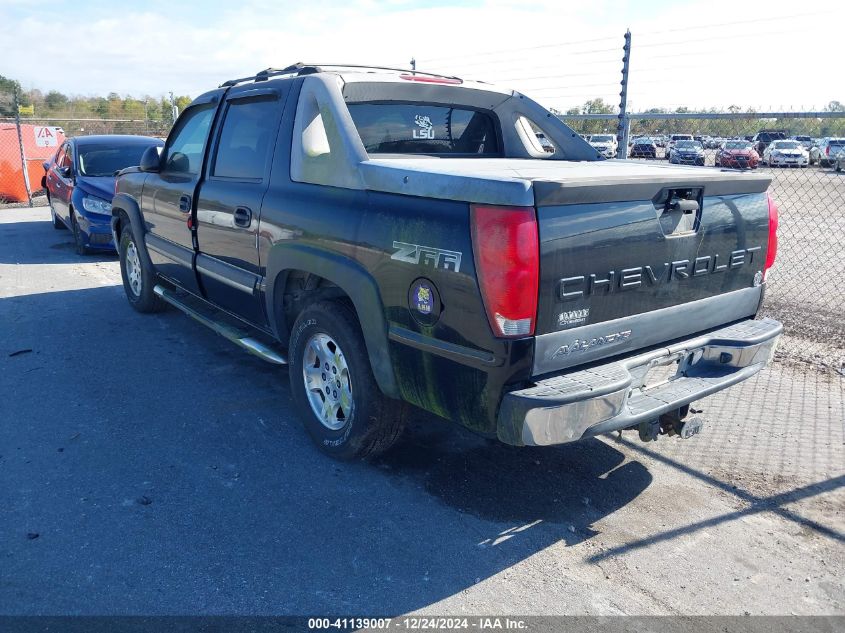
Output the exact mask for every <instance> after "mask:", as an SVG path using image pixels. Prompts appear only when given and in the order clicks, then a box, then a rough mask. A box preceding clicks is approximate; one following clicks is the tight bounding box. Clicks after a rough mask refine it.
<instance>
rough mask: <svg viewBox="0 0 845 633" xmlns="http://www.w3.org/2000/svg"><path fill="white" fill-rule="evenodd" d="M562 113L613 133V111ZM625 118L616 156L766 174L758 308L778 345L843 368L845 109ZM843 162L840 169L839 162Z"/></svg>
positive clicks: (580, 128)
mask: <svg viewBox="0 0 845 633" xmlns="http://www.w3.org/2000/svg"><path fill="white" fill-rule="evenodd" d="M561 118H562V119H563V120H564V121H565V122H566V123H567V125H569V126H570V127H572V128H573V129H574V130H575V131H577V132H578V133H580V134H584V135H586V136H588V137H591V136H593V135H607V134H612V135H614V136H615V134H616V131H617V123H618V117H617V116H616V115H576V116H562V117H561ZM629 122H630V134H629V143H628V147H627V149H623V150H622V151H621V152H620V154H622V153H624V154H626V155H627V156H628V157H629V158H631V159H632V160H643V161H653V162H657V163H670V162H671V163H681V164H689V165H695V166H698V167H699V168H700V167H711V168H712V167H721V168H722V169H734V170H744V169H756V170H757V172H760V173H765V174H767V175H769V176H771V178H772V185H771V187H770V192H771V194H772V197H773V198H774V200H775V202H776V203H777V205H778V209H779V212H780V226H779V232H778V234H779V242H778V256H777V261H776V262H775V266H774V268H773V269H772V270H771V271H769V275H768V277H767V279H768V282H769V283H768V284H767V294H766V300H765V303H764V313H765V314H767V315H770V316H772V317H773V318H776V319H778V320H779V321H782V322H783V324H784V326H785V331H786V334H785V336H784V337H783V340H782V343H781V345H780V349H779V352H778V353H779V355H780V357H781V358H783V359H794V360H800V361H804V362H809V363H814V364H818V365H822V366H825V367H832V368H835V369H839V370H840V371H842V368H843V366H845V344H844V343H843V341H845V323H843V307H845V287H843V284H842V280H843V279H845V171H838V169H837V162H836V161H835V157H836V154H837V153H838V152H840V151H845V142H841V143H840V142H837V140H836V139H845V112H766V113H755V112H749V113H738V112H729V113H705V114H695V113H680V114H678V113H676V114H664V113H647V114H632V115H630V117H629ZM682 135H683V136H682ZM673 137H675V139H674V140H673ZM839 165H840V167H839V168H840V169H843V170H845V161H843V163H839Z"/></svg>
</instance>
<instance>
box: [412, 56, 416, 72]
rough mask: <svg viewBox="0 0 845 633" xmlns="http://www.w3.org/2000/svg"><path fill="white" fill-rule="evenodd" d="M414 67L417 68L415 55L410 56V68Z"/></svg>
mask: <svg viewBox="0 0 845 633" xmlns="http://www.w3.org/2000/svg"><path fill="white" fill-rule="evenodd" d="M416 69H417V60H416V58H415V57H412V58H411V70H416Z"/></svg>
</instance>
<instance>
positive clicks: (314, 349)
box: [302, 333, 355, 431]
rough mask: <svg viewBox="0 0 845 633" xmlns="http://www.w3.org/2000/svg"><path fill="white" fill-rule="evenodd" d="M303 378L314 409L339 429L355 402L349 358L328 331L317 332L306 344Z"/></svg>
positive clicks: (323, 421) (327, 424) (333, 427)
mask: <svg viewBox="0 0 845 633" xmlns="http://www.w3.org/2000/svg"><path fill="white" fill-rule="evenodd" d="M302 380H303V382H304V383H305V393H306V394H307V396H308V402H309V404H310V405H311V410H312V411H313V412H314V415H316V416H317V419H318V420H320V422H321V423H322V424H323V426H325V427H326V428H328V429H330V430H332V431H338V430H340V429H342V428H343V426H344V425H345V424H346V422H347V421H348V420H349V418H350V416H351V415H352V411H353V409H354V407H355V402H354V400H353V398H352V382H351V379H350V371H349V366H348V365H347V364H346V358H345V356H344V355H343V351H342V350H341V349H340V346H339V345H338V344H337V342H336V341H335V340H334V339H332V338H331V337H330V336H329V335H327V334H322V333H320V334H315V335H314V336H312V337H311V338H310V339H309V340H308V343H306V345H305V349H304V351H303V359H302Z"/></svg>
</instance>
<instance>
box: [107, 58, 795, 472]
mask: <svg viewBox="0 0 845 633" xmlns="http://www.w3.org/2000/svg"><path fill="white" fill-rule="evenodd" d="M769 184H770V179H769V178H768V177H766V176H761V175H759V174H756V173H755V174H737V173H732V172H731V173H729V172H727V171H725V172H723V171H720V170H716V169H700V168H699V169H696V168H688V167H675V166H671V165H665V164H660V165H658V164H644V163H641V162H632V161H621V160H614V161H606V160H604V159H603V158H602V157H601V156H599V155H598V154H597V152H596V151H595V150H594V149H593V148H592V147H590V145H589V144H588V143H587V142H586V141H584V140H583V139H582V138H580V137H579V136H578V135H577V134H575V133H574V132H573V131H572V130H571V129H570V128H568V127H567V126H566V125H564V124H563V123H562V122H561V121H560V120H559V119H558V118H556V117H554V116H553V115H551V114H550V113H549V112H548V111H547V110H545V109H544V108H542V107H541V106H540V105H538V104H537V103H536V102H534V101H532V100H531V99H529V98H527V97H526V96H524V95H522V94H520V93H518V92H514V91H512V90H505V89H501V88H498V87H495V86H492V85H489V84H486V83H476V82H471V81H464V80H462V79H459V78H456V77H445V76H440V75H432V74H426V73H420V72H416V71H399V70H392V69H383V68H369V67H366V68H362V67H352V66H342V67H341V66H320V65H306V64H296V65H294V66H291V67H288V68H285V69H281V70H276V69H268V70H265V71H262V72H260V73H258V74H256V75H255V76H252V77H246V78H242V79H235V80H232V81H227V82H226V83H224V84H223V85H221V86H220V87H219V88H218V89H216V90H212V91H210V92H207V93H205V94H203V95H201V96H200V97H198V98H197V99H195V100H194V101H193V103H191V105H190V106H189V107H187V108H186V109H185V111H184V112H182V114H181V116H180V117H179V119H178V121H177V122H176V124H175V125H174V127H173V130H172V131H171V133H170V136H169V138H168V139H167V143H166V145H165V146H164V148H163V150H161V149H159V150H157V149H156V148H151V149H150V150H148V151H147V153H146V154H145V155H144V156H143V158H142V160H141V165H140V166H138V167H133V168H129V169H127V170H124V171H123V172H122V173H121V175H120V176H119V178H118V179H117V183H116V187H115V196H114V200H113V205H112V214H113V217H112V229H113V233H114V239H115V243H116V244H119V252H120V267H121V273H122V277H123V285H124V288H125V291H126V296H127V298H128V300H129V302H130V303H131V304H132V306H133V307H134V308H136V309H137V310H138V311H140V312H155V311H157V310H160V309H161V308H163V307H164V306H165V305H166V304H171V305H174V306H176V307H178V308H179V309H181V310H182V311H184V312H186V313H187V314H189V315H191V316H192V317H194V318H195V319H197V320H198V321H200V322H201V323H203V324H205V325H207V326H209V327H211V328H213V329H214V330H215V331H217V332H218V333H220V334H221V335H223V336H225V337H226V338H228V339H230V340H231V341H233V342H235V343H236V344H238V345H240V346H241V347H243V348H245V349H246V350H248V351H250V352H251V353H253V354H256V355H258V356H260V357H261V358H263V359H265V360H267V361H269V362H272V363H277V364H288V365H289V372H290V385H291V394H292V397H293V399H294V401H295V403H296V406H297V408H298V410H299V412H300V415H301V418H302V422H303V424H304V426H305V428H306V430H307V431H308V433H309V434H310V435H311V437H312V438H313V439H314V440H315V441H316V442H317V444H318V445H319V446H320V447H321V448H322V449H323V450H324V451H325V452H327V453H329V454H330V455H332V456H335V457H338V458H347V459H348V458H352V457H362V456H368V455H373V454H376V453H378V452H380V451H383V450H385V449H386V448H388V447H389V446H390V445H391V444H392V443H393V442H394V441H395V440H396V438H397V437H398V435H399V434H400V432H401V430H402V426H403V421H404V419H405V418H406V417H407V413H408V411H409V410H410V407H412V406H413V407H419V408H421V409H424V410H426V411H429V412H432V413H435V414H437V415H438V416H441V417H443V418H446V419H449V420H453V421H455V422H458V423H460V424H462V425H464V426H466V427H468V428H470V429H472V430H473V431H475V432H477V433H479V434H481V435H484V436H487V437H497V438H498V439H499V440H501V441H502V442H506V443H508V444H512V445H517V446H524V445H553V444H560V443H564V442H572V441H576V440H579V439H582V438H585V437H590V436H594V435H597V434H601V433H606V432H609V431H614V430H623V429H635V430H637V431H638V432H639V434H640V437H641V438H642V439H644V440H653V439H656V438H657V436H658V435H660V434H665V435H670V436H679V437H683V438H686V437H689V436H691V435H693V434H695V433H696V432H697V431H698V429H699V428H700V425H701V422H700V420H699V419H697V418H694V417H693V418H689V417H687V414H688V412H689V405H690V403H691V402H693V401H694V400H696V399H699V398H702V397H704V396H706V395H708V394H711V393H714V392H716V391H719V390H721V389H724V388H726V387H729V386H730V385H733V384H735V383H737V382H740V381H742V380H744V379H746V378H748V377H749V376H751V375H753V374H754V373H756V372H758V371H760V369H762V368H763V367H764V366H765V365H766V364H767V363H768V362H769V361H770V360H771V358H772V356H773V354H774V349H775V345H776V343H777V340H778V338H779V335H780V333H781V324H780V323H778V322H776V321H773V320H771V319H765V318H764V319H756V318H755V316H756V314H757V312H758V309H759V307H760V303H761V301H762V298H763V292H764V288H765V285H766V284H765V279H766V271H767V270H768V269H769V268H770V267H771V266H772V264H773V262H774V259H775V251H776V245H777V238H776V229H777V209H776V207H775V205H774V203H773V202H772V199H771V198H770V197H769V196H768V195H767V189H768V186H769Z"/></svg>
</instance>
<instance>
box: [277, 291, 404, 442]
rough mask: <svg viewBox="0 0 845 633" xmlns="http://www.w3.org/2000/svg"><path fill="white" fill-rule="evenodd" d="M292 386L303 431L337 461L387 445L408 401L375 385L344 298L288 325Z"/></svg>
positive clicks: (393, 438) (401, 424)
mask: <svg viewBox="0 0 845 633" xmlns="http://www.w3.org/2000/svg"><path fill="white" fill-rule="evenodd" d="M292 332H293V334H292V336H291V342H290V347H289V352H290V385H291V393H292V395H293V400H294V402H295V403H296V406H297V409H298V410H299V415H300V417H301V419H302V422H303V425H304V426H305V430H306V431H307V432H308V434H309V435H310V436H311V439H312V440H313V441H314V442H315V443H316V444H317V446H319V447H320V449H321V450H322V451H323V452H325V453H327V454H328V455H331V456H332V457H334V458H336V459H354V458H360V457H372V456H375V455H377V454H379V453H381V452H384V451H385V450H387V449H388V448H390V447H391V446H392V445H393V443H394V442H395V441H396V440H397V438H398V437H399V435H400V434H401V432H402V429H403V427H404V421H405V415H406V412H407V405H406V404H405V403H403V402H400V401H398V400H392V399H390V398H387V397H385V396H384V395H383V394H382V393H381V391H380V390H379V388H378V385H377V384H376V381H375V377H374V376H373V373H372V370H371V368H370V360H369V356H368V355H367V349H366V346H365V344H364V339H363V336H362V334H361V328H360V325H359V324H358V320H357V318H356V316H355V314H354V312H353V311H352V309H351V308H350V307H349V306H348V305H347V304H346V303H344V302H338V301H321V302H318V303H315V304H313V305H311V306H309V307H307V308H306V309H305V310H303V312H302V313H301V314H300V315H299V317H298V318H297V319H296V322H295V323H294V326H293V329H292Z"/></svg>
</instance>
